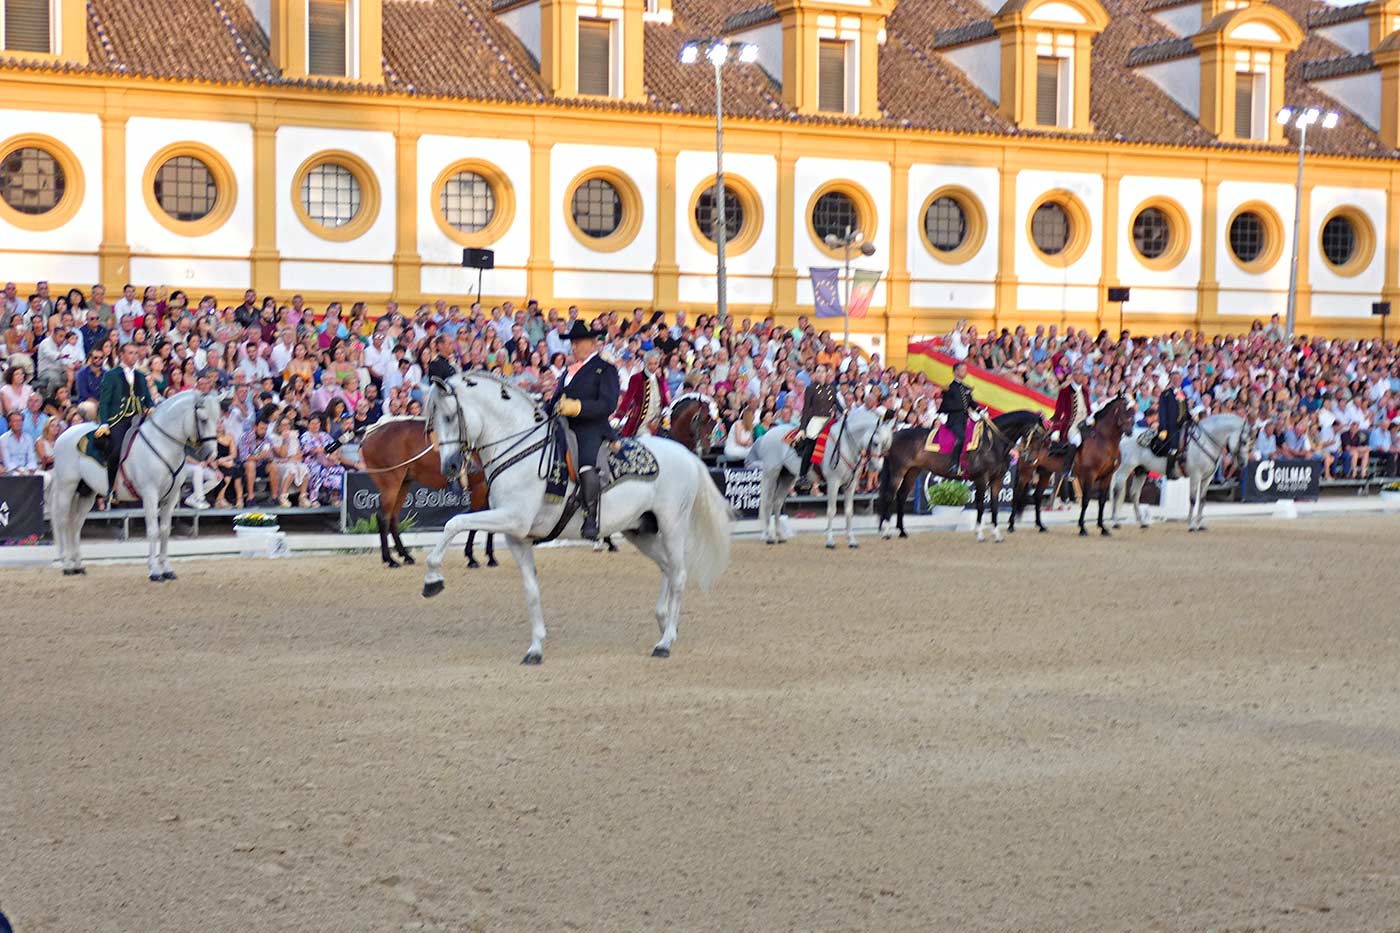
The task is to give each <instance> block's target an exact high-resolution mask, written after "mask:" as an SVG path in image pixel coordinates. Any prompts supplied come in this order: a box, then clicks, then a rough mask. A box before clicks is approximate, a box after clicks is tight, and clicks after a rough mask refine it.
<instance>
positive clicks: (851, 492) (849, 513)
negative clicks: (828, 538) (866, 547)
mask: <svg viewBox="0 0 1400 933" xmlns="http://www.w3.org/2000/svg"><path fill="white" fill-rule="evenodd" d="M859 480H860V475H859V474H852V475H851V479H850V481H849V482H848V483H847V484H846V546H847V547H853V548H856V547H860V542H859V541H857V540H856V532H855V528H854V527H852V525H853V522H854V515H855V511H856V484H857V482H858V481H859Z"/></svg>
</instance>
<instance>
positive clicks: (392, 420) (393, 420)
mask: <svg viewBox="0 0 1400 933" xmlns="http://www.w3.org/2000/svg"><path fill="white" fill-rule="evenodd" d="M405 421H421V422H423V423H424V424H425V425H426V424H427V420H426V419H425V418H424V417H423V416H422V415H385V416H384V417H383V418H380V419H379V420H378V421H376V422H375V423H374V424H372V425H370V426H369V427H367V428H365V433H364V434H363V435H362V436H363V437H369V436H370V435H371V434H373V433H374V432H375V431H378V430H379V429H380V428H382V427H384V426H385V425H390V424H402V423H403V422H405Z"/></svg>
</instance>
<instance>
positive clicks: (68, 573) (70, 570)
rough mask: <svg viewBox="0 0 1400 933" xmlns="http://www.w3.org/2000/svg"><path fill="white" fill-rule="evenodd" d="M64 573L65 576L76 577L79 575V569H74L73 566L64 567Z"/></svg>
mask: <svg viewBox="0 0 1400 933" xmlns="http://www.w3.org/2000/svg"><path fill="white" fill-rule="evenodd" d="M63 575H64V576H65V577H76V576H77V575H78V571H76V570H74V569H73V568H72V567H64V568H63Z"/></svg>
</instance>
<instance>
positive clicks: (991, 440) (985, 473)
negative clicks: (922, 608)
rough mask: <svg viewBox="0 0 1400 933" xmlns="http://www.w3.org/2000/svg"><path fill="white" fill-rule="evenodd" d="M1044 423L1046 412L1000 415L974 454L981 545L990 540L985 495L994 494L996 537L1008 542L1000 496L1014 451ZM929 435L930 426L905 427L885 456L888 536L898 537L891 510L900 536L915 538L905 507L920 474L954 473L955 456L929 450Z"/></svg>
mask: <svg viewBox="0 0 1400 933" xmlns="http://www.w3.org/2000/svg"><path fill="white" fill-rule="evenodd" d="M1041 423H1042V421H1041V416H1040V413H1039V412H1036V411H1031V410H1028V409H1021V410H1018V411H1008V412H1006V413H1005V414H1001V415H997V416H996V417H995V418H992V419H991V420H990V422H989V424H990V427H988V428H987V429H985V430H984V431H983V434H982V443H981V444H979V445H978V447H977V449H976V450H971V451H968V453H967V473H966V475H965V476H964V477H963V478H965V479H968V480H970V481H971V482H972V484H973V487H974V489H975V490H976V496H977V540H978V541H982V540H985V539H984V537H983V530H982V512H983V501H984V497H985V496H986V495H987V494H988V493H990V496H991V517H992V533H993V536H994V537H995V538H996V540H997V541H1001V540H1003V539H1002V534H1001V531H1000V529H998V528H997V497H998V494H999V493H1000V492H1001V483H1002V478H1003V477H1004V476H1005V475H1006V468H1007V467H1008V466H1009V465H1010V463H1011V449H1012V448H1013V447H1015V446H1016V444H1017V443H1018V442H1019V441H1020V440H1021V438H1022V437H1023V436H1025V434H1026V433H1027V432H1028V431H1031V430H1033V429H1034V428H1035V427H1036V426H1037V425H1039V424H1041ZM933 430H937V428H934V429H933ZM928 433H929V429H928V428H905V429H904V430H902V431H896V432H895V434H894V441H893V442H892V443H891V444H890V451H889V453H888V454H886V455H885V465H884V466H883V467H882V468H881V469H880V494H879V496H878V498H877V499H876V505H877V506H878V508H879V511H880V534H881V535H882V536H883V537H886V538H888V537H891V536H892V533H891V532H887V531H886V529H885V523H886V522H887V521H889V518H890V512H891V511H893V512H894V514H895V527H896V528H897V529H898V530H899V537H901V538H907V537H909V535H908V533H907V532H906V531H905V530H904V503H905V501H906V500H908V498H909V493H910V492H911V491H913V488H914V483H915V482H916V481H917V480H918V478H919V474H920V473H922V472H923V471H925V470H927V471H928V472H930V473H932V474H934V475H935V476H943V477H948V476H950V475H951V474H952V472H953V467H954V463H953V458H952V457H951V456H950V455H949V454H945V453H939V452H937V451H932V450H929V449H928V445H927V441H928Z"/></svg>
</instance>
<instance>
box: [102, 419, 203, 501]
mask: <svg viewBox="0 0 1400 933" xmlns="http://www.w3.org/2000/svg"><path fill="white" fill-rule="evenodd" d="M207 397H208V393H206V392H196V393H195V396H194V405H193V406H191V409H190V433H188V434H186V435H185V436H184V437H177V436H176V435H174V434H172V433H170V432H169V431H167V430H165V428H163V427H161V426H160V424H159V423H158V422H157V421H156V420H155V414H156V408H152V409H151V416H150V417H148V418H147V419H146V420H145V421H142V422H141V426H140V427H139V428H137V429H136V436H137V437H138V438H140V439H141V440H142V441H144V442H145V444H146V446H147V447H149V448H150V450H151V453H152V454H153V455H155V458H156V460H157V461H159V462H160V465H161V466H163V467H165V470H166V472H167V473H169V474H170V484H169V485H168V486H166V487H165V492H164V493H162V494H161V497H160V501H162V502H164V501H165V500H166V498H167V497H169V495H170V493H171V491H172V490H174V488H175V484H176V483H178V482H179V481H180V472H181V471H182V470H183V469H184V468H185V457H184V453H185V445H186V444H188V443H189V442H190V440H191V439H193V440H194V442H195V444H196V445H201V446H202V445H204V444H208V443H210V442H214V443H217V442H218V440H219V438H218V435H217V434H200V433H199V415H200V412H202V411H203V410H204V400H205V399H206V398H207ZM148 426H149V427H152V428H154V429H155V430H156V432H157V433H158V434H160V435H161V436H162V437H164V438H165V439H166V440H168V441H170V442H171V443H172V444H174V445H176V448H177V449H178V450H179V453H178V454H176V456H175V465H174V466H171V465H170V464H169V463H167V462H166V461H165V457H163V456H161V452H160V451H159V450H157V449H156V445H155V444H152V443H151V439H150V438H149V437H147V436H146V433H145V432H146V428H147V427H148ZM113 456H117V457H120V456H121V451H115V452H114V453H113ZM124 472H125V467H123V473H124ZM126 482H127V485H128V486H130V485H131V479H130V478H127V481H126ZM132 491H133V492H135V489H134V488H133V489H132Z"/></svg>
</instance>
